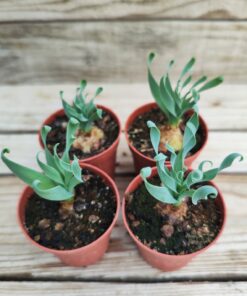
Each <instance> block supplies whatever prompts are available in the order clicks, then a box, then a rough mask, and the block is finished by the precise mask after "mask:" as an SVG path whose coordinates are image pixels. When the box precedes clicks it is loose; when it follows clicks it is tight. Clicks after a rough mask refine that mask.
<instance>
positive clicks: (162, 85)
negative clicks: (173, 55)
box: [147, 52, 223, 126]
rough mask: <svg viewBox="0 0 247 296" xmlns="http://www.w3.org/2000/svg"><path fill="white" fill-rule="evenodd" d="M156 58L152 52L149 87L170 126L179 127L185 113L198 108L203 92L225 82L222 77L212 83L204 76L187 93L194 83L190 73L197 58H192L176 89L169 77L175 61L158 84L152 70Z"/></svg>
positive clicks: (149, 60) (184, 69)
mask: <svg viewBox="0 0 247 296" xmlns="http://www.w3.org/2000/svg"><path fill="white" fill-rule="evenodd" d="M154 58H155V54H154V53H153V52H151V53H150V54H149V56H148V62H147V65H148V82H149V87H150V90H151V93H152V95H153V97H154V99H155V101H156V103H157V104H158V106H159V108H160V109H161V110H162V112H163V113H164V114H165V115H166V117H167V122H168V124H170V125H175V126H177V125H179V123H180V121H181V119H182V117H183V115H184V113H185V112H186V111H188V110H190V109H195V108H196V105H197V102H198V100H199V99H200V93H201V92H202V91H205V90H207V89H210V88H213V87H216V86H217V85H219V84H221V83H222V82H223V77H221V76H219V77H216V78H214V79H212V80H210V81H207V77H206V76H202V77H200V78H199V79H198V80H196V81H195V82H194V83H192V85H191V86H190V87H189V89H187V91H186V87H187V88H188V86H189V84H190V83H191V81H192V74H190V71H191V70H192V68H193V66H194V64H195V61H196V60H195V58H191V59H190V60H189V61H188V62H187V64H186V65H185V67H184V68H183V70H182V72H181V73H180V75H179V78H178V80H177V82H176V86H175V87H172V84H171V81H170V77H169V70H170V68H171V67H172V66H173V65H174V61H173V60H172V61H170V63H169V65H168V70H167V72H166V74H165V75H164V76H162V77H161V78H160V82H159V84H158V83H157V82H156V80H155V79H154V77H153V75H152V73H151V69H150V67H151V64H152V61H153V59H154ZM206 81H207V82H206ZM202 84H203V85H202ZM199 86H200V87H199ZM196 109H197V108H196Z"/></svg>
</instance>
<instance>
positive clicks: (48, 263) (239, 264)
mask: <svg viewBox="0 0 247 296" xmlns="http://www.w3.org/2000/svg"><path fill="white" fill-rule="evenodd" d="M130 179H131V178H130V177H121V178H117V179H116V182H117V185H118V187H119V190H120V193H121V196H122V195H123V192H124V190H125V188H126V186H127V184H128V183H129V181H130ZM216 183H217V184H218V186H219V188H220V189H221V190H222V193H223V195H224V198H225V200H226V203H227V208H228V219H227V225H226V229H225V232H224V234H223V236H222V237H221V238H220V240H219V242H218V243H217V244H216V245H215V246H214V247H212V248H211V249H209V250H208V251H207V252H206V253H204V254H202V255H200V256H198V257H197V258H195V260H194V261H192V262H191V263H190V264H189V265H188V266H187V267H185V268H183V269H181V270H179V271H176V272H171V273H165V272H161V271H159V270H156V269H154V268H151V267H150V266H149V265H148V264H146V263H145V262H144V261H143V260H142V258H141V257H140V256H139V255H138V252H137V249H136V247H135V245H134V243H133V242H132V240H131V239H130V237H129V236H128V234H127V233H126V231H125V230H124V228H123V225H122V220H121V217H120V218H119V220H118V223H117V226H116V227H115V228H114V231H113V233H112V237H111V243H110V247H109V250H108V251H107V253H106V254H105V256H104V258H103V260H101V261H100V262H99V263H98V264H96V265H93V266H89V267H87V268H72V267H68V266H63V265H62V264H61V263H60V262H59V261H58V259H56V258H55V257H53V256H52V255H50V254H46V253H43V252H42V251H40V250H39V249H37V248H35V247H33V246H31V245H30V244H28V243H27V241H26V240H25V238H24V237H23V235H22V234H21V233H20V230H19V228H18V226H17V225H16V218H15V210H16V209H15V208H16V203H17V199H18V196H19V194H20V191H21V189H22V188H23V183H22V182H20V181H19V180H18V179H17V178H15V177H1V178H0V225H1V232H0V241H1V244H0V278H1V279H2V280H4V279H8V280H10V279H18V278H19V279H22V280H25V279H29V280H32V279H36V280H38V279H39V280H42V279H49V280H56V279H57V280H58V279H59V280H69V279H74V280H78V281H79V280H85V281H86V280H88V281H89V280H96V281H97V280H98V281H102V280H107V281H112V280H121V281H166V280H167V281H168V280H175V281H176V280H191V279H193V280H214V281H217V280H227V279H228V280H234V279H235V280H237V279H239V278H241V279H242V280H243V279H245V280H246V279H247V259H246V252H247V228H246V215H247V197H246V194H245V193H246V184H247V176H246V175H245V176H242V175H224V176H223V175H221V176H219V177H217V179H216ZM85 285H86V283H85ZM6 289H7V288H6ZM188 289H191V290H192V291H193V285H191V286H190V287H188ZM229 289H230V287H229ZM13 290H14V289H13ZM174 291H175V290H174ZM25 295H26V294H25ZM86 295H87V294H86ZM183 295H184V294H183ZM192 295H193V294H192ZM197 295H198V294H197ZM202 295H203V294H202ZM217 295H218V294H217Z"/></svg>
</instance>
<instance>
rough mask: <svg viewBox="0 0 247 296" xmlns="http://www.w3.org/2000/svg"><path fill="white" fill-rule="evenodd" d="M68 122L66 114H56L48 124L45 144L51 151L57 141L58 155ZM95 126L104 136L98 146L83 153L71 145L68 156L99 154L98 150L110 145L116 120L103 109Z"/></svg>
mask: <svg viewBox="0 0 247 296" xmlns="http://www.w3.org/2000/svg"><path fill="white" fill-rule="evenodd" d="M67 123H68V117H67V116H66V115H63V116H58V117H56V119H55V120H54V121H53V122H52V123H50V124H49V126H50V127H51V131H50V132H49V134H48V135H47V139H46V142H47V146H48V148H49V149H50V151H51V152H53V147H54V146H55V144H57V143H59V144H60V145H59V146H58V148H57V152H58V154H59V155H60V154H61V153H63V151H64V148H65V143H66V126H67ZM95 126H97V127H98V128H100V129H102V130H103V131H104V134H105V137H104V139H103V140H102V141H100V145H99V147H96V148H93V149H92V150H91V152H89V153H85V152H83V151H82V150H80V149H76V148H74V147H73V146H72V147H71V149H70V158H71V159H73V155H75V156H76V157H77V158H79V159H84V158H88V157H90V156H94V155H96V154H99V153H100V152H102V151H104V150H106V149H107V148H108V147H110V146H111V145H112V144H113V142H114V141H115V140H116V139H117V136H118V132H119V126H118V124H117V122H116V120H115V119H114V118H113V117H112V116H111V114H110V113H107V112H106V111H105V110H103V113H102V118H101V119H99V120H97V121H95Z"/></svg>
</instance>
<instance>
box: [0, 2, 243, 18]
mask: <svg viewBox="0 0 247 296" xmlns="http://www.w3.org/2000/svg"><path fill="white" fill-rule="evenodd" d="M161 18H162V19H174V18H176V19H202V20H205V19H207V20H208V19H231V20H236V19H246V18H247V4H246V1H244V0H238V1H237V3H236V1H234V0H229V1H224V0H217V1H214V0H206V1H204V0H198V1H186V0H166V1H162V0H156V1H149V0H142V1H130V0H128V1H126V0H125V1H124V0H110V1H109V0H103V1H102V0H93V1H92V0H86V1H85V0H83V1H77V0H71V1H63V0H58V1H52V0H39V1H31V2H30V1H28V0H24V1H18V0H12V1H8V0H2V1H0V21H2V22H4V21H7V22H8V21H51V20H98V19H104V20H116V19H131V20H155V19H161Z"/></svg>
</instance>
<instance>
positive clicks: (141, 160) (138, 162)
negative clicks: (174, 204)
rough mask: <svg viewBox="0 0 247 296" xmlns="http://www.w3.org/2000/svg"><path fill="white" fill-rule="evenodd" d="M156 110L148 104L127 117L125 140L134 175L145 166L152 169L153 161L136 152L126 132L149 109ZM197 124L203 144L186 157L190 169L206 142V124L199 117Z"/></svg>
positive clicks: (168, 163) (167, 163) (168, 164)
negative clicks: (200, 129) (130, 155)
mask: <svg viewBox="0 0 247 296" xmlns="http://www.w3.org/2000/svg"><path fill="white" fill-rule="evenodd" d="M154 108H157V104H156V103H154V102H153V103H148V104H145V105H143V106H141V107H139V108H137V109H136V110H135V111H134V112H133V113H131V114H130V116H129V117H128V119H127V121H126V124H125V129H124V131H125V137H126V140H127V142H128V145H129V148H130V151H131V152H132V155H133V159H134V166H135V172H136V174H139V172H140V169H142V168H143V167H146V166H150V167H154V166H155V161H154V160H153V159H152V158H150V157H148V156H145V155H144V154H142V153H141V152H140V151H139V150H137V149H136V148H135V147H134V146H133V145H132V144H131V143H130V140H129V135H128V130H129V128H130V126H131V125H132V123H133V121H134V120H135V119H136V117H137V116H139V115H141V114H143V113H146V112H148V111H150V110H151V109H154ZM199 122H200V126H201V128H202V130H203V134H204V135H205V136H204V139H203V144H202V146H201V147H200V149H199V150H198V151H197V152H196V153H194V154H193V155H191V156H189V157H186V159H185V165H186V166H187V167H188V168H190V167H191V164H192V163H193V161H194V160H195V159H196V158H197V157H198V156H199V154H200V153H201V151H202V150H203V148H204V147H205V145H206V143H207V140H208V128H207V124H206V122H205V121H204V120H203V118H202V117H201V116H200V115H199ZM166 165H167V167H170V162H169V161H166Z"/></svg>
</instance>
